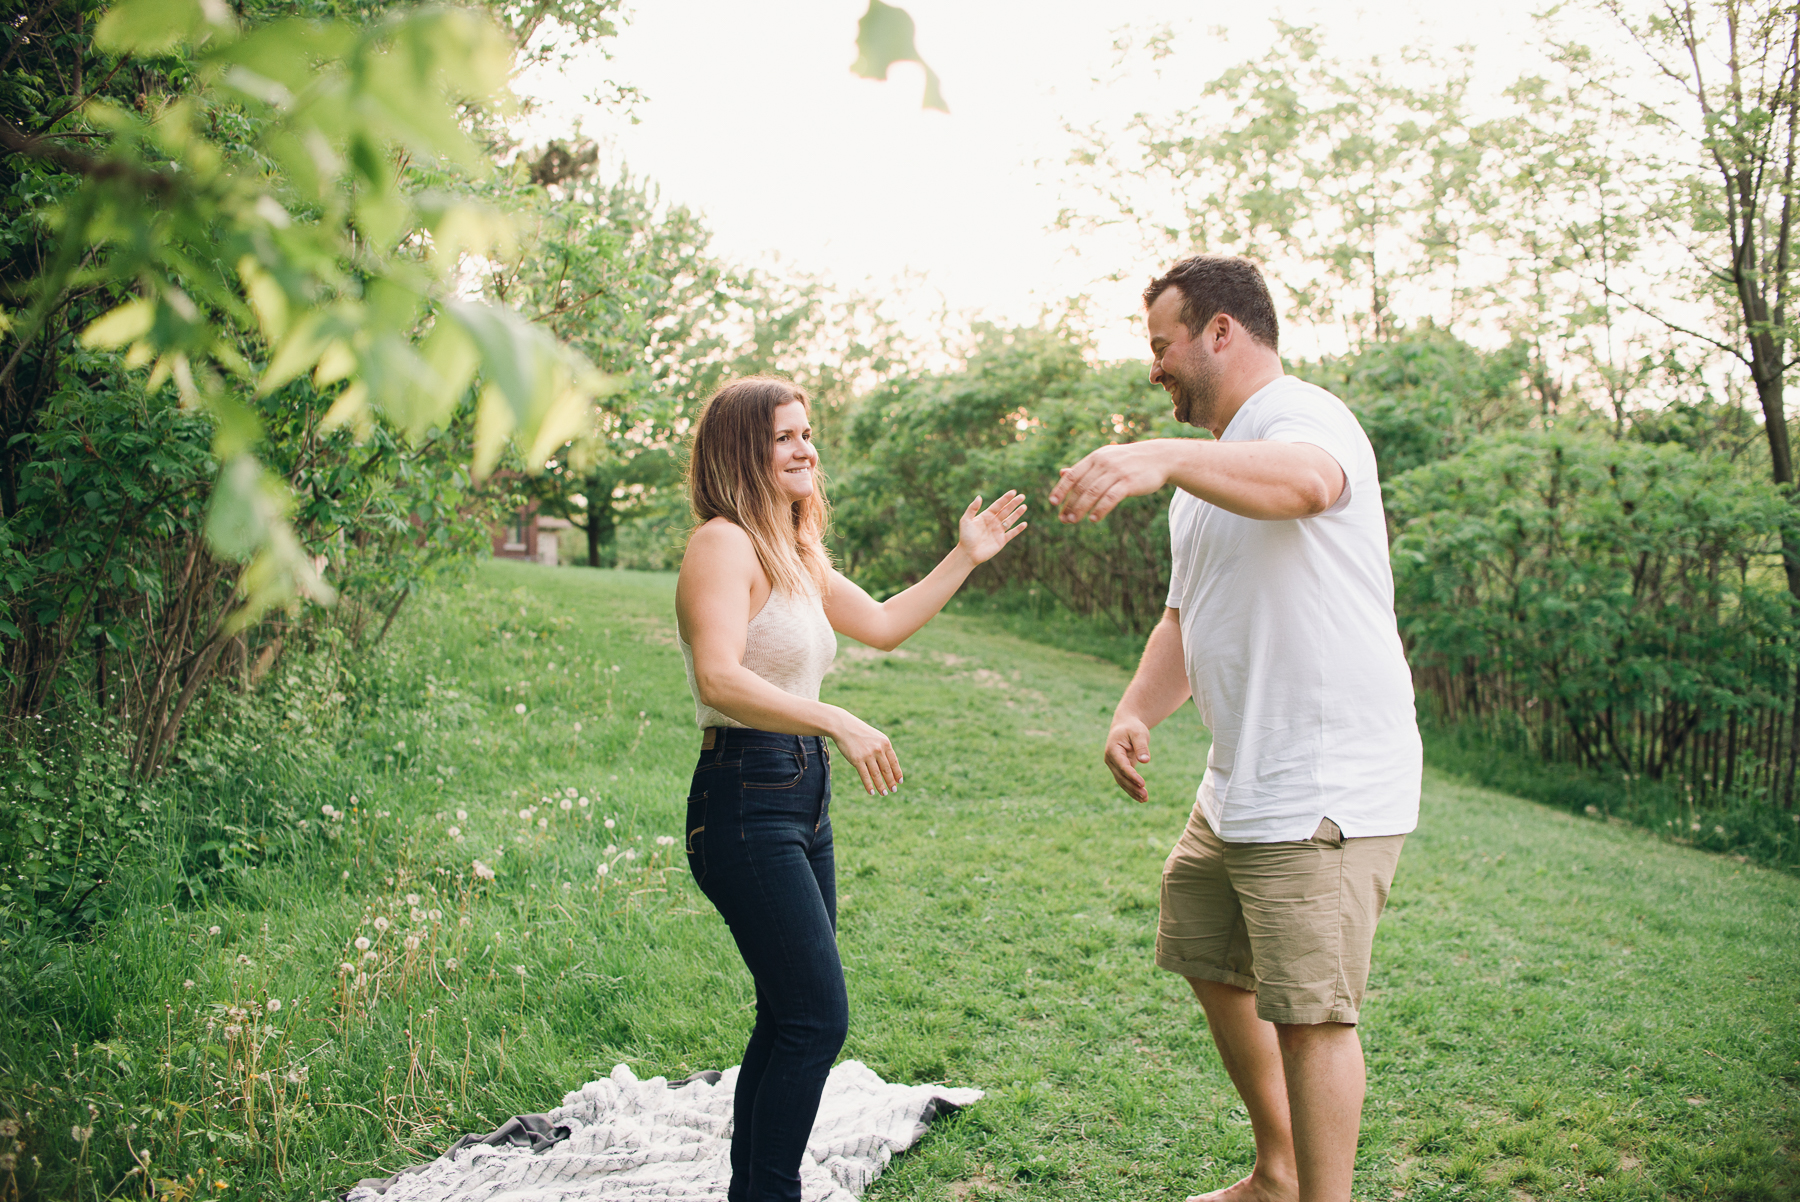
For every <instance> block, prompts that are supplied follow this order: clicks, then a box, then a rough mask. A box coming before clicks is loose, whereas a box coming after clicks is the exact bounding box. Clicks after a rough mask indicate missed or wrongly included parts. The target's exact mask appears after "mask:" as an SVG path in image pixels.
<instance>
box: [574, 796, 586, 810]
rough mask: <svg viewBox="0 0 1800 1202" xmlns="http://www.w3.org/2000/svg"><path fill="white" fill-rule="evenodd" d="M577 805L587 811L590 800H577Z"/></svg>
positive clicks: (583, 798)
mask: <svg viewBox="0 0 1800 1202" xmlns="http://www.w3.org/2000/svg"><path fill="white" fill-rule="evenodd" d="M575 804H576V805H578V806H580V807H581V808H582V809H584V810H585V809H587V808H588V799H587V798H585V797H582V798H578V799H577V800H576V802H575Z"/></svg>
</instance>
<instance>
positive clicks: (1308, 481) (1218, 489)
mask: <svg viewBox="0 0 1800 1202" xmlns="http://www.w3.org/2000/svg"><path fill="white" fill-rule="evenodd" d="M1159 441H1162V442H1163V443H1165V445H1164V446H1161V447H1159V448H1158V450H1159V451H1161V452H1162V453H1163V454H1165V455H1166V456H1167V462H1168V465H1169V483H1171V484H1173V485H1175V486H1177V487H1178V488H1181V489H1182V490H1184V491H1186V492H1188V493H1191V494H1193V495H1194V496H1196V497H1199V498H1200V499H1201V500H1202V501H1205V502H1207V503H1208V504H1211V505H1217V506H1218V507H1219V508H1220V509H1225V510H1229V511H1230V512H1232V513H1235V514H1237V515H1239V516H1240V517H1247V518H1257V519H1260V520H1263V521H1288V520H1291V519H1294V518H1307V517H1313V516H1315V515H1317V514H1321V513H1324V512H1325V511H1326V510H1327V509H1330V508H1331V506H1332V505H1333V504H1335V503H1336V501H1337V499H1338V495H1339V494H1340V493H1342V492H1343V487H1344V472H1343V469H1342V468H1341V467H1339V466H1338V463H1337V460H1335V459H1333V458H1332V457H1331V456H1330V455H1329V454H1327V453H1326V452H1325V451H1324V450H1322V449H1320V448H1319V447H1315V446H1313V445H1311V444H1310V443H1304V442H1203V441H1200V440H1198V439H1189V438H1171V439H1166V440H1159Z"/></svg>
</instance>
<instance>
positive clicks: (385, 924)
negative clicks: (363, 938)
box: [375, 914, 394, 931]
mask: <svg viewBox="0 0 1800 1202" xmlns="http://www.w3.org/2000/svg"><path fill="white" fill-rule="evenodd" d="M393 925H394V924H393V923H391V922H389V921H388V920H387V915H385V914H383V915H380V916H379V917H377V918H376V919H375V929H376V930H378V931H385V930H387V929H388V928H389V927H391V926H393Z"/></svg>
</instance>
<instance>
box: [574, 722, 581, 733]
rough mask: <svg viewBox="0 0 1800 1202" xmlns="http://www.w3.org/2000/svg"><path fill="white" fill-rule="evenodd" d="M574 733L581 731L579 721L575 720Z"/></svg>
mask: <svg viewBox="0 0 1800 1202" xmlns="http://www.w3.org/2000/svg"><path fill="white" fill-rule="evenodd" d="M575 733H576V734H580V733H581V723H579V722H577V723H576V724H575Z"/></svg>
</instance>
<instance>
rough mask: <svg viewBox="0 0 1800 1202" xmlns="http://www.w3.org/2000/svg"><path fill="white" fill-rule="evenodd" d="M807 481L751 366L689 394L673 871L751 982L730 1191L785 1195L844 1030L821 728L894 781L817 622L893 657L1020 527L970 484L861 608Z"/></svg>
mask: <svg viewBox="0 0 1800 1202" xmlns="http://www.w3.org/2000/svg"><path fill="white" fill-rule="evenodd" d="M820 485H821V481H820V478H819V453H818V451H817V449H815V448H814V446H813V441H812V427H811V424H810V423H809V421H808V418H807V407H806V394H805V393H804V392H802V391H801V390H800V389H799V388H798V387H796V386H795V385H793V384H792V383H790V382H788V381H786V380H781V379H775V378H772V377H767V376H757V377H753V378H750V379H745V380H739V381H737V382H735V383H732V384H728V385H726V386H725V387H724V388H722V389H720V390H719V391H718V393H716V394H715V395H714V396H713V398H712V399H711V400H710V401H708V402H707V404H706V409H705V410H704V411H703V412H702V413H701V415H700V421H699V423H698V425H697V426H696V427H695V430H694V443H693V450H692V454H691V457H690V461H689V467H688V489H689V495H690V497H691V498H692V501H693V506H694V514H695V518H696V520H697V521H698V522H699V523H700V525H699V527H698V529H696V530H695V531H694V533H693V536H692V538H690V539H689V541H688V546H687V553H686V555H685V556H684V557H683V559H682V563H681V578H680V582H679V583H678V584H677V585H676V590H675V607H676V614H677V618H678V622H679V626H680V634H681V649H682V653H683V655H685V656H686V658H687V664H688V683H689V685H690V686H691V687H692V688H693V691H694V708H695V711H696V714H697V717H698V720H699V724H700V727H701V729H702V731H703V732H704V733H703V735H702V737H701V742H700V746H701V752H700V762H699V765H698V767H696V768H695V770H694V783H693V787H692V789H691V790H690V792H689V795H688V815H687V853H688V866H689V869H690V870H691V871H692V872H693V874H694V881H695V883H697V884H698V885H699V886H700V889H701V891H702V892H704V893H705V894H706V896H707V897H708V898H709V899H710V900H711V901H712V903H713V905H715V906H716V907H718V910H719V913H720V914H722V915H723V916H724V918H725V922H726V924H727V925H728V926H730V928H731V934H732V938H734V939H735V940H737V945H738V951H739V952H740V953H742V955H743V957H744V963H745V965H746V966H748V968H749V969H750V975H751V976H752V977H753V978H754V979H755V981H756V1026H755V1028H754V1029H753V1030H752V1031H751V1034H750V1043H749V1046H748V1047H746V1048H745V1049H744V1061H743V1068H742V1069H741V1070H740V1073H739V1075H738V1080H737V1096H736V1100H735V1104H734V1105H735V1108H734V1112H733V1114H734V1118H733V1128H732V1136H731V1189H730V1193H729V1195H728V1196H729V1199H730V1202H765V1200H772V1199H782V1200H785V1202H799V1198H800V1161H801V1158H802V1157H803V1156H804V1155H805V1152H806V1141H807V1137H808V1135H810V1134H811V1132H812V1124H813V1117H814V1115H815V1114H816V1113H817V1112H818V1108H819V1094H820V1092H821V1091H822V1090H823V1089H824V1088H825V1077H826V1074H827V1073H828V1072H829V1071H830V1069H831V1062H832V1060H833V1059H834V1058H835V1057H836V1056H837V1053H838V1049H839V1048H841V1047H842V1046H843V1043H844V1034H845V1030H846V1027H847V1025H848V1023H849V1003H848V1000H847V998H846V997H845V994H844V970H843V967H842V965H841V964H840V963H839V961H838V951H837V939H836V929H837V890H836V883H835V878H834V875H833V866H832V846H831V818H830V813H829V808H830V801H831V769H830V763H829V761H828V759H827V754H826V750H825V739H826V738H827V737H829V738H830V739H831V741H832V742H834V743H836V744H837V748H838V751H839V753H840V754H842V755H843V757H844V758H845V759H847V760H849V761H850V763H851V765H852V766H853V767H854V768H855V769H856V771H857V775H858V776H860V777H861V778H862V784H863V788H864V789H866V790H867V791H868V792H870V793H880V794H882V795H883V796H886V795H887V794H889V793H892V792H893V791H894V790H895V789H897V788H899V787H900V782H901V779H902V776H901V771H900V762H899V760H898V759H897V758H896V757H895V755H894V748H893V745H892V744H891V743H889V742H888V738H887V736H886V735H884V734H882V733H881V732H880V731H879V730H876V729H875V728H874V727H873V726H870V725H869V724H868V723H867V722H864V721H863V720H862V719H860V718H858V717H856V715H854V714H852V713H850V712H849V711H847V710H844V709H841V708H839V707H838V706H835V705H827V704H825V703H823V702H821V701H820V700H819V682H820V680H821V679H822V678H823V677H824V675H825V670H826V669H827V668H829V667H830V666H831V660H832V657H833V656H834V655H835V654H836V652H837V640H836V639H835V638H834V637H833V636H832V631H833V630H838V631H842V632H843V633H844V634H847V635H849V636H850V637H851V638H853V639H856V640H857V641H859V642H863V643H867V644H868V645H869V646H871V647H879V648H881V649H882V650H883V651H891V650H893V649H894V648H895V647H898V646H899V645H900V644H901V643H903V642H905V641H906V639H907V638H908V637H909V636H910V635H911V634H912V633H913V632H914V631H916V630H918V629H919V628H920V627H921V626H923V625H925V623H927V622H929V621H930V620H931V619H932V618H933V617H934V616H936V614H937V612H938V610H940V609H942V608H943V607H944V603H945V602H946V601H948V600H949V599H950V597H951V596H952V595H953V594H954V593H955V592H956V590H957V588H958V587H959V586H960V585H961V584H962V582H963V580H964V579H966V578H967V577H968V575H969V573H970V571H972V570H973V569H974V567H975V565H976V564H979V563H982V562H983V561H985V560H987V559H989V558H991V557H993V555H995V554H996V553H997V552H998V551H999V550H1000V548H1002V547H1004V546H1005V545H1006V544H1007V543H1009V542H1011V541H1012V540H1013V539H1014V538H1016V537H1018V535H1019V534H1020V532H1021V531H1023V530H1024V529H1025V523H1024V522H1021V521H1019V518H1020V516H1021V515H1022V514H1023V513H1024V511H1025V501H1024V498H1023V497H1020V496H1018V495H1017V494H1015V493H1012V492H1008V493H1007V494H1006V495H1005V496H1003V497H1001V498H1000V499H999V500H998V501H995V502H994V504H993V505H991V506H990V507H989V508H988V509H987V510H985V511H982V510H981V508H980V506H981V498H980V497H977V498H975V500H974V502H972V503H971V504H970V505H969V508H968V509H967V510H966V511H965V512H964V513H963V515H962V522H961V539H960V541H959V542H958V543H957V545H956V549H955V550H953V551H952V552H950V554H949V555H948V556H946V557H945V559H944V561H943V562H942V563H940V564H939V565H938V566H937V567H936V568H935V569H934V570H933V571H932V573H931V574H930V575H929V576H927V577H926V578H925V579H924V580H921V581H920V582H919V583H918V584H915V585H914V586H913V587H911V588H909V589H907V590H906V591H905V592H903V593H901V594H899V595H898V596H895V597H891V598H889V599H888V600H887V601H885V602H877V601H875V600H874V599H873V598H871V597H870V596H869V594H868V593H866V592H864V591H863V590H862V589H860V588H858V587H857V586H856V585H854V584H852V583H851V582H850V581H849V580H847V579H845V578H844V576H843V575H842V574H841V573H839V572H837V571H835V570H834V569H833V568H832V566H831V559H830V556H829V555H828V554H827V553H826V550H825V545H824V543H823V541H822V538H823V535H824V533H825V522H826V515H827V509H826V504H825V496H824V493H823V491H822V490H821V487H820Z"/></svg>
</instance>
